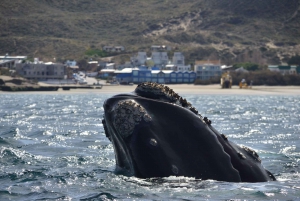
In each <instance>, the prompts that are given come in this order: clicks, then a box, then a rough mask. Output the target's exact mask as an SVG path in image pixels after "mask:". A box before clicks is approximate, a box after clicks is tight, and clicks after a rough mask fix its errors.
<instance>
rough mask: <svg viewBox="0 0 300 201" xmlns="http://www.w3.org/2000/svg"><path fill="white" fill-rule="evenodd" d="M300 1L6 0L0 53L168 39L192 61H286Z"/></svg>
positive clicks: (78, 54) (299, 33) (298, 38)
mask: <svg viewBox="0 0 300 201" xmlns="http://www.w3.org/2000/svg"><path fill="white" fill-rule="evenodd" d="M299 2H300V1H299V0H289V1H282V0H264V1H261V0H226V1H225V0H210V1H205V0H189V1H183V0H172V1H169V0H148V1H138V0H122V1H117V2H116V1H107V0H94V1H89V0H64V1H54V0H27V1H21V0H10V1H9V0H2V5H1V7H0V24H1V29H0V36H1V37H0V55H3V54H5V53H10V54H12V55H17V54H18V55H28V56H30V57H39V58H41V59H44V60H47V59H48V60H50V59H51V58H54V57H55V58H58V59H59V60H64V59H79V58H82V57H83V56H84V52H85V51H86V50H87V49H89V48H93V49H101V48H102V46H103V45H123V46H125V48H126V50H127V52H128V54H129V55H131V54H132V53H134V52H136V51H138V50H148V48H149V47H150V45H153V44H165V45H170V46H172V47H174V49H175V50H179V51H184V52H185V55H186V59H187V61H188V62H193V61H194V60H195V59H221V60H222V61H223V62H225V63H228V64H230V63H232V62H240V61H252V62H256V63H260V64H266V63H277V62H281V61H285V60H286V59H288V58H289V57H291V56H292V55H294V54H296V53H298V54H300V45H299V44H300V13H299V5H300V3H299Z"/></svg>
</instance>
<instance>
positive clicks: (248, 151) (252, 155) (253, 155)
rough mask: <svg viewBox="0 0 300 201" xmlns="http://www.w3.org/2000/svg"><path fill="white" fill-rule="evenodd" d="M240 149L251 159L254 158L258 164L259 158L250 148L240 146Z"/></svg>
mask: <svg viewBox="0 0 300 201" xmlns="http://www.w3.org/2000/svg"><path fill="white" fill-rule="evenodd" d="M242 148H243V149H244V150H245V151H246V152H247V153H248V154H249V155H250V156H251V157H252V158H254V159H255V160H257V161H258V162H261V160H260V158H259V155H258V154H257V153H256V152H255V151H254V150H253V149H251V148H249V147H245V146H242Z"/></svg>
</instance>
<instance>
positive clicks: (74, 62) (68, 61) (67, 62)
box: [66, 60, 77, 66]
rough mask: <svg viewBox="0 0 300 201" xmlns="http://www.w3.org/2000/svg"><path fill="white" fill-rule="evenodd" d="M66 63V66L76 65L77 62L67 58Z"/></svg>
mask: <svg viewBox="0 0 300 201" xmlns="http://www.w3.org/2000/svg"><path fill="white" fill-rule="evenodd" d="M66 65H67V66H76V65H77V62H76V61H75V60H67V61H66Z"/></svg>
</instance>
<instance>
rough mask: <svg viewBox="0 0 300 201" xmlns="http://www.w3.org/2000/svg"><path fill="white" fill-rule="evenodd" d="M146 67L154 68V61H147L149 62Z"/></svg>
mask: <svg viewBox="0 0 300 201" xmlns="http://www.w3.org/2000/svg"><path fill="white" fill-rule="evenodd" d="M145 65H146V66H147V67H153V66H154V61H152V60H147V61H146V62H145Z"/></svg>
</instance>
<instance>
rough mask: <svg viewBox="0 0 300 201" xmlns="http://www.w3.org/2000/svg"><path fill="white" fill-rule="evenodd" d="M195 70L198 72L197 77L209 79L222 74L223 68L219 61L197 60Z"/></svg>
mask: <svg viewBox="0 0 300 201" xmlns="http://www.w3.org/2000/svg"><path fill="white" fill-rule="evenodd" d="M194 71H195V73H196V74H197V79H200V80H208V79H210V78H213V77H220V76H221V75H222V68H221V64H220V62H219V61H214V62H210V61H204V62H203V61H196V62H195V67H194Z"/></svg>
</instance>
